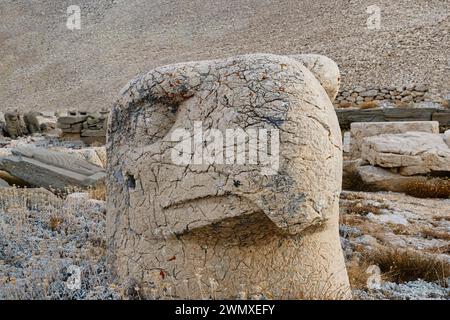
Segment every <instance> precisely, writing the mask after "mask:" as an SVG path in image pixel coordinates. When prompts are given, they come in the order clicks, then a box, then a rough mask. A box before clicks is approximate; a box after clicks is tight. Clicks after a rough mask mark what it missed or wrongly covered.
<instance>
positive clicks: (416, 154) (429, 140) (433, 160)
mask: <svg viewBox="0 0 450 320" xmlns="http://www.w3.org/2000/svg"><path fill="white" fill-rule="evenodd" d="M362 160H364V161H368V162H369V163H370V164H371V165H373V166H375V165H376V166H380V167H384V168H398V169H399V173H400V174H402V175H405V176H411V175H415V174H425V173H430V172H450V148H449V147H448V146H447V144H446V143H445V142H444V140H443V139H442V136H441V135H439V134H433V133H427V132H406V133H401V134H381V135H378V136H373V137H368V138H365V139H363V142H362Z"/></svg>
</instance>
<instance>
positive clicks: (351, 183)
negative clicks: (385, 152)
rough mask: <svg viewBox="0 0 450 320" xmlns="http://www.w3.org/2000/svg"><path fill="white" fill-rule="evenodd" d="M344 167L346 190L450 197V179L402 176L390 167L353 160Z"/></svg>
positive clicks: (424, 196)
mask: <svg viewBox="0 0 450 320" xmlns="http://www.w3.org/2000/svg"><path fill="white" fill-rule="evenodd" d="M344 168H345V169H344V175H346V176H344V178H343V180H344V181H346V186H345V189H346V190H355V191H392V192H401V193H406V194H408V195H412V196H415V197H423V198H448V197H450V180H448V179H445V178H440V177H426V176H402V175H401V174H399V173H396V172H393V171H391V170H389V169H384V168H380V167H374V166H371V165H362V166H357V165H355V164H354V163H353V162H351V163H347V165H345V166H344Z"/></svg>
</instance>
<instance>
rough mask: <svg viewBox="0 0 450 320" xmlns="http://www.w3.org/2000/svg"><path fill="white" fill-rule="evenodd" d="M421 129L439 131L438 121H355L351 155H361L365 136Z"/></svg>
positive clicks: (351, 138) (352, 125)
mask: <svg viewBox="0 0 450 320" xmlns="http://www.w3.org/2000/svg"><path fill="white" fill-rule="evenodd" d="M408 131H419V132H428V133H439V122H437V121H392V122H353V123H352V124H351V126H350V156H351V158H352V159H357V158H360V157H361V144H362V141H363V139H364V138H367V137H372V136H377V135H379V134H388V133H394V134H395V133H405V132H408Z"/></svg>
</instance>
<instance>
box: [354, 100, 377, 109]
mask: <svg viewBox="0 0 450 320" xmlns="http://www.w3.org/2000/svg"><path fill="white" fill-rule="evenodd" d="M379 105H380V103H379V102H378V101H364V102H363V103H361V105H360V106H359V107H360V108H361V109H372V108H377V107H379Z"/></svg>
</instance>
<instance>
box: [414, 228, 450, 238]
mask: <svg viewBox="0 0 450 320" xmlns="http://www.w3.org/2000/svg"><path fill="white" fill-rule="evenodd" d="M420 233H421V234H422V235H424V236H425V237H428V238H433V239H442V240H446V241H450V233H448V232H446V231H441V230H436V229H432V228H423V229H422V230H420Z"/></svg>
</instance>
